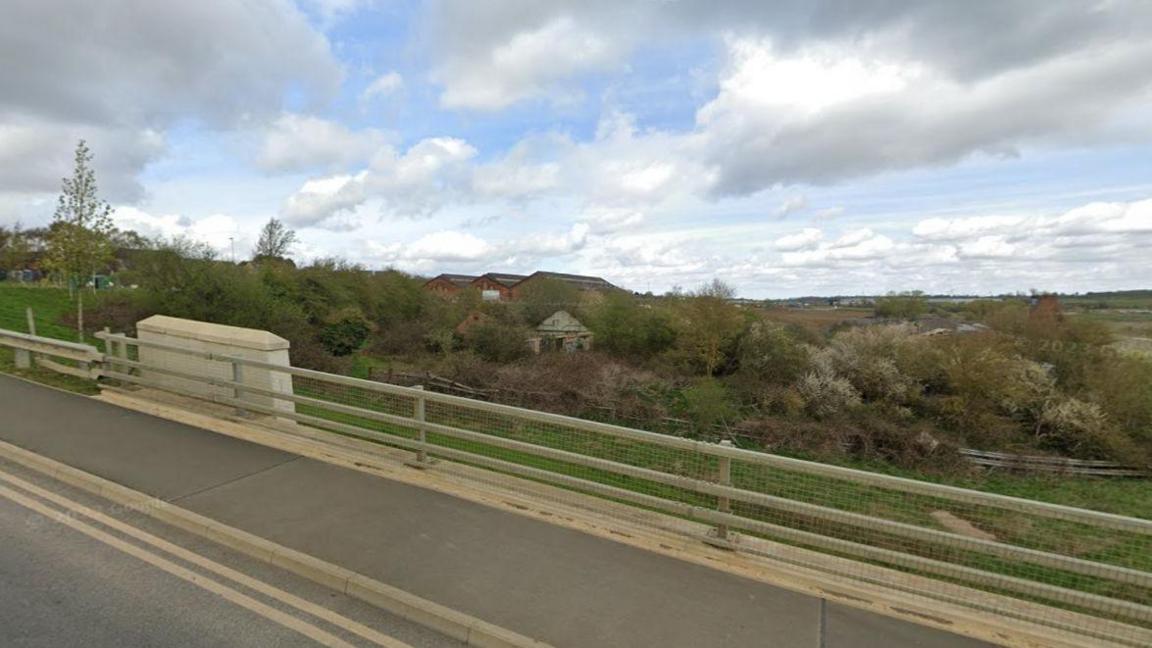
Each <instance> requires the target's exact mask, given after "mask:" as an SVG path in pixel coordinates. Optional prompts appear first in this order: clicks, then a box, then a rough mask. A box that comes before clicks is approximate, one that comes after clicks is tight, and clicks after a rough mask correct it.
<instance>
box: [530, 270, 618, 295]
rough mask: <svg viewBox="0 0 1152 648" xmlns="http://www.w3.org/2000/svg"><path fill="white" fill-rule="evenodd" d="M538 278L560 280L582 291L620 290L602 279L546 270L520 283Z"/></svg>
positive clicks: (533, 274) (531, 275)
mask: <svg viewBox="0 0 1152 648" xmlns="http://www.w3.org/2000/svg"><path fill="white" fill-rule="evenodd" d="M536 277H547V278H549V279H559V280H560V281H564V282H567V283H569V284H572V285H573V286H576V287H577V288H579V289H580V290H619V288H617V287H616V286H614V285H612V284H610V283H608V282H607V281H605V280H604V279H601V278H600V277H591V276H588V275H574V274H565V273H563V272H547V271H544V270H539V271H537V272H533V273H532V274H530V275H528V276H527V277H525V278H524V279H522V280H521V281H520V283H526V282H527V281H529V280H531V279H534V278H536Z"/></svg>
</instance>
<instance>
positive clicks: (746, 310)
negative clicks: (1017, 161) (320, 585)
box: [0, 228, 1152, 480]
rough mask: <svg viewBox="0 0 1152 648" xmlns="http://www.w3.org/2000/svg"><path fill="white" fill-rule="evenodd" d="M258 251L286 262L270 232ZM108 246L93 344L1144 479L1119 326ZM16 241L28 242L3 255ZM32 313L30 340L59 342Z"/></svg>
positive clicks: (816, 443)
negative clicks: (1061, 458) (1068, 465)
mask: <svg viewBox="0 0 1152 648" xmlns="http://www.w3.org/2000/svg"><path fill="white" fill-rule="evenodd" d="M266 234H269V237H268V238H269V239H270V242H271V243H276V241H279V244H284V245H289V246H290V245H291V238H290V237H289V236H288V235H289V234H290V232H289V231H286V230H283V228H277V229H276V231H275V232H266ZM114 238H115V240H117V241H119V242H120V252H119V253H118V255H117V258H118V260H117V262H116V264H115V265H114V266H110V267H109V268H108V270H109V271H111V270H115V271H116V279H117V283H118V284H119V285H134V286H137V287H136V288H135V289H116V290H109V291H101V292H100V294H99V299H98V303H97V304H96V306H95V308H94V311H93V312H91V313H90V317H89V318H88V320H87V321H86V322H85V327H86V328H87V329H88V330H90V331H91V330H95V329H99V328H102V327H104V326H109V327H111V328H113V329H115V330H120V331H128V332H132V327H133V325H134V324H135V322H137V321H139V320H140V319H143V318H144V317H147V316H149V315H152V314H157V313H162V314H166V315H172V316H177V317H187V318H192V319H199V320H205V321H213V322H219V323H223V324H231V325H236V326H246V327H253V328H261V329H266V330H270V331H272V332H274V333H277V334H279V335H281V336H283V337H285V338H287V339H289V340H290V341H291V343H292V348H293V361H294V363H296V364H298V365H300V366H305V367H311V368H317V369H322V370H326V371H334V372H341V373H355V374H357V375H361V376H369V375H374V376H377V377H379V376H381V375H383V374H385V373H394V374H395V376H402V375H403V374H405V373H407V374H413V375H417V378H416V379H414V380H413V382H415V381H416V380H418V375H427V374H428V373H431V374H434V375H438V376H442V377H444V378H446V379H449V380H452V381H456V382H458V383H461V384H463V385H467V386H469V387H471V388H473V389H474V390H476V392H475V393H476V394H478V395H482V397H486V398H491V399H494V400H500V401H503V402H509V403H513V404H517V405H523V406H527V407H534V408H539V409H546V410H551V411H557V412H561V413H566V414H572V415H577V416H583V417H589V418H598V419H603V420H610V421H614V422H618V423H623V424H628V425H633V426H636V427H642V428H647V429H651V430H655V431H661V432H668V433H673V434H682V435H694V436H697V437H701V438H708V439H718V438H723V437H727V438H732V439H735V440H736V441H737V442H738V443H740V444H741V445H744V446H745V447H756V448H763V449H769V450H772V451H775V452H781V453H787V454H793V455H798V456H805V457H810V458H816V459H821V460H825V461H835V462H841V463H853V462H877V465H883V466H891V467H895V468H899V469H901V470H914V471H927V473H926V474H940V475H952V477H950V479H965V480H966V479H971V478H973V477H972V475H973V474H975V473H974V472H973V469H972V468H971V467H970V466H968V465H967V464H964V463H963V462H960V461H958V459H957V457H956V453H955V452H954V451H953V450H954V449H955V448H956V447H961V446H966V447H977V448H980V449H985V450H1003V451H1017V452H1026V453H1051V454H1059V455H1065V456H1072V457H1080V458H1093V459H1109V460H1113V461H1118V462H1121V463H1125V464H1130V465H1137V466H1147V465H1149V463H1152V362H1150V361H1149V360H1148V359H1147V358H1144V357H1141V356H1139V355H1136V354H1129V353H1125V352H1123V351H1122V350H1120V349H1117V348H1116V347H1115V346H1114V342H1115V334H1116V332H1117V329H1116V328H1115V327H1114V326H1113V325H1112V323H1110V322H1109V321H1107V319H1106V317H1101V316H1099V315H1096V314H1101V315H1102V314H1105V313H1108V312H1109V311H1100V310H1092V311H1090V312H1091V313H1093V314H1092V315H1083V314H1080V313H1065V312H1063V311H1062V310H1061V309H1060V308H1059V307H1058V302H1055V303H1056V304H1057V306H1056V307H1051V306H1045V307H1037V305H1034V304H1030V303H1029V299H1028V298H1023V297H1022V298H1016V299H1000V300H983V301H975V302H971V303H968V304H966V305H950V306H948V307H947V309H948V312H943V313H942V312H936V313H935V316H936V319H935V320H934V323H933V324H932V325H931V327H932V328H935V327H936V326H937V322H938V321H939V319H940V316H946V317H948V318H951V319H953V320H960V321H964V322H968V323H982V324H983V325H984V328H977V329H969V330H968V331H967V332H952V333H948V334H941V335H926V334H925V333H926V332H927V330H928V329H929V328H930V327H928V326H920V325H919V317H920V316H922V315H924V314H925V313H926V311H928V310H930V308H929V306H928V305H927V303H926V302H925V299H924V298H923V296H921V295H917V294H906V295H891V296H889V297H885V298H881V299H880V300H879V302H878V303H877V308H876V311H877V313H876V314H877V315H883V316H884V317H883V318H875V319H869V318H867V317H866V316H867V315H869V313H868V312H862V311H851V310H845V311H831V310H819V311H816V310H814V311H811V312H805V311H803V310H799V311H789V310H781V309H776V310H764V309H761V308H753V307H747V306H742V305H737V304H736V303H734V301H733V300H731V299H730V297H731V296H732V293H731V289H730V288H729V287H728V286H726V285H724V284H723V283H720V282H711V283H709V284H707V285H705V286H702V287H700V288H698V289H696V290H693V291H689V292H676V293H674V294H669V295H665V296H662V297H652V296H646V297H641V296H636V295H631V294H628V293H625V292H613V293H607V294H601V293H587V292H580V291H578V290H575V289H574V288H572V287H571V286H570V285H568V284H564V283H562V282H548V281H541V282H539V283H538V284H537V286H536V287H534V289H533V290H532V291H528V292H527V293H525V294H524V295H522V299H520V300H518V301H515V302H511V303H492V302H485V301H483V300H482V299H481V296H480V295H479V294H478V293H475V292H472V291H464V292H462V293H460V294H459V295H458V296H457V297H456V298H455V299H453V300H445V299H443V298H441V297H439V296H436V295H433V294H431V293H429V292H427V291H425V290H423V289H422V286H421V283H422V281H421V280H420V279H418V278H416V277H412V276H410V275H407V274H404V273H402V272H398V271H394V270H386V271H380V272H370V271H367V270H365V269H363V268H360V267H357V266H355V265H351V264H347V263H344V262H342V261H339V260H321V261H317V262H314V263H311V264H309V265H305V266H300V267H297V266H296V264H294V263H293V262H291V261H289V260H287V259H284V258H281V257H280V256H278V255H277V254H261V255H260V256H259V257H258V258H257V259H255V260H253V261H248V262H241V263H232V262H226V261H222V260H220V259H218V258H216V257H215V255H214V254H213V253H212V252H211V251H210V250H209V249H208V248H206V247H205V246H202V245H197V244H193V243H190V242H188V241H182V240H171V241H161V242H157V241H146V240H144V239H142V238H140V237H136V236H133V235H132V234H131V233H115V234H114ZM15 239H26V243H27V241H32V244H31V246H29V245H27V244H25V245H24V247H21V246H20V244H17V245H16V247H15V248H13V249H15V252H12V249H8V248H11V247H12V242H13V240H15ZM271 239H276V241H272V240H271ZM6 241H7V243H6V244H5V245H6V246H7V247H6V248H5V249H8V252H7V253H16V254H18V253H22V250H24V249H25V248H27V247H33V248H35V247H36V245H37V243H36V239H34V238H31V237H28V236H26V235H25V233H18V234H17V235H16V236H15V237H13V235H12V232H11V231H10V230H9V231H8V232H7V238H6ZM285 241H287V243H285ZM279 244H278V245H279ZM284 245H279V248H280V250H279V251H281V252H283V251H284V250H285V249H287V248H285V247H284ZM271 247H276V246H271ZM271 247H269V249H270V250H271ZM3 251H4V250H0V252H3ZM272 251H273V252H276V251H277V250H272ZM12 290H24V291H25V293H26V294H27V295H32V294H40V293H39V291H35V290H30V289H23V288H17V287H13V288H12ZM43 294H47V293H43ZM57 294H63V295H65V296H66V294H67V293H66V291H63V292H58V293H57ZM4 301H5V304H4V305H5V306H6V307H7V306H8V302H9V300H8V299H7V298H5V300H4ZM19 301H26V300H24V299H22V298H21V299H20V300H19ZM17 303H19V302H17ZM1046 303H1048V304H1051V303H1053V302H1046ZM9 310H11V311H13V312H8V311H9ZM37 310H38V312H39V311H40V310H44V311H45V312H44V313H43V314H42V315H41V317H40V318H39V319H40V321H41V326H42V327H49V328H43V329H42V332H46V331H49V330H51V327H59V329H58V331H57V333H58V336H59V337H66V336H67V334H68V329H69V327H75V326H76V321H75V317H74V316H70V315H68V314H67V313H66V312H63V311H60V310H59V309H57V311H58V312H56V314H55V315H49V312H51V310H50V309H41V308H37ZM63 310H64V311H66V310H67V309H63ZM557 310H567V311H569V312H570V313H572V314H573V315H574V316H575V317H576V318H578V319H579V320H580V321H581V322H583V323H584V324H585V325H586V326H588V327H589V328H590V329H592V331H593V332H594V334H595V343H594V348H595V349H596V350H595V351H593V352H589V353H577V354H563V353H560V354H557V353H551V354H544V355H541V356H533V355H531V354H530V353H529V352H528V347H527V345H526V343H525V339H526V338H527V337H528V336H529V335H530V334H531V331H532V329H533V328H534V327H535V326H536V325H537V324H539V322H540V321H541V320H542V319H544V318H545V317H547V316H548V315H550V314H551V313H553V312H555V311H557ZM931 310H935V311H940V310H941V308H940V307H936V306H933V307H931ZM22 313H23V305H22V304H21V305H19V308H17V309H0V317H6V318H7V319H6V320H0V326H4V327H6V328H16V329H17V330H22V329H23V323H22V318H23V314H22ZM901 321H903V323H899V322H901ZM893 322H897V323H893ZM49 334H50V335H51V334H53V333H49ZM73 339H74V337H73ZM398 379H399V378H398Z"/></svg>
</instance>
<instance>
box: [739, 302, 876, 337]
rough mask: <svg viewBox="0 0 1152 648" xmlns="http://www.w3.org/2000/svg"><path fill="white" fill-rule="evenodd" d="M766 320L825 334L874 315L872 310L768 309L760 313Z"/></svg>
mask: <svg viewBox="0 0 1152 648" xmlns="http://www.w3.org/2000/svg"><path fill="white" fill-rule="evenodd" d="M759 312H760V314H761V315H763V317H764V319H767V320H771V321H773V322H780V323H781V324H799V325H800V326H804V327H807V328H809V329H812V330H813V331H816V332H817V333H823V332H825V331H827V330H828V329H829V328H831V327H833V326H835V325H837V324H839V323H840V322H843V321H844V320H849V319H855V318H857V317H869V316H871V315H872V309H870V308H768V309H764V310H761V311H759Z"/></svg>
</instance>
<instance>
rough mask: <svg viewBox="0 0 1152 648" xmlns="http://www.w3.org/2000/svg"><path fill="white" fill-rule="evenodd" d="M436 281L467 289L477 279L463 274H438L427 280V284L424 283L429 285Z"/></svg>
mask: <svg viewBox="0 0 1152 648" xmlns="http://www.w3.org/2000/svg"><path fill="white" fill-rule="evenodd" d="M437 279H443V280H444V281H448V282H451V283H452V284H455V285H456V286H459V287H460V288H467V287H468V285H469V284H471V283H472V282H473V281H475V280H476V279H477V277H475V276H473V275H463V274H439V275H436V276H435V277H432V278H431V279H429V280H428V281H427V282H425V284H430V283H432V282H433V281H436V280H437Z"/></svg>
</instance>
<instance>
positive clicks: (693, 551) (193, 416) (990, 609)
mask: <svg viewBox="0 0 1152 648" xmlns="http://www.w3.org/2000/svg"><path fill="white" fill-rule="evenodd" d="M99 398H100V400H104V401H105V402H109V403H112V404H115V405H118V406H121V407H126V408H129V409H134V410H137V411H140V412H145V413H148V414H151V415H154V416H159V417H161V418H166V419H169V420H174V421H178V422H181V423H184V424H186V425H192V426H195V427H200V428H203V429H207V430H211V431H214V432H217V433H221V434H225V435H228V436H233V437H236V438H240V439H244V440H247V441H251V442H254V443H259V444H262V445H267V446H269V447H274V448H278V449H281V450H285V451H288V452H293V453H296V454H301V455H303V456H307V457H311V458H313V459H318V460H321V461H326V462H329V463H332V464H335V465H338V466H343V467H345V468H350V469H353V470H357V471H361V472H365V473H368V474H371V475H375V476H377V477H381V478H384V479H392V480H397V481H401V482H404V483H408V484H412V485H416V486H421V487H424V488H430V489H433V490H437V491H439V492H443V493H446V494H449V495H453V496H456V497H461V498H463V499H466V500H469V501H473V502H476V503H478V504H483V505H486V506H492V507H495V508H499V509H501V510H506V511H508V512H512V513H515V514H519V515H524V516H527V517H532V518H535V519H539V520H541V521H544V522H548V523H551V524H558V525H560V526H565V527H568V528H572V529H576V530H580V531H582V532H585V533H589V534H591V535H595V536H597V537H600V538H604V539H607V540H611V541H613V542H619V543H623V544H628V545H631V546H635V547H638V548H641V549H645V550H648V551H652V552H654V553H659V554H663V555H667V556H670V557H675V558H678V559H681V560H685V561H688V562H693V563H696V564H702V565H706V566H709V567H712V568H715V569H719V570H722V571H727V572H729V573H732V574H735V575H739V576H743V577H745V578H752V579H754V580H759V581H762V582H766V583H770V584H773V585H776V586H779V587H783V588H785V589H790V590H793V591H797V592H801V593H806V594H809V595H812V596H816V597H818V598H823V597H827V598H829V599H830V600H835V601H836V602H838V603H841V604H844V605H847V606H849V607H855V608H860V609H865V610H869V611H872V612H876V613H878V614H882V615H884V616H889V617H894V618H899V619H903V620H905V621H910V622H913V623H917V624H919V625H926V626H931V627H937V628H940V629H942V630H947V631H950V632H955V633H958V634H961V635H967V636H970V637H974V638H978V639H983V640H985V641H990V642H993V643H997V644H1002V645H1006V646H1021V647H1024V646H1027V647H1034V646H1080V645H1084V643H1083V640H1084V639H1086V637H1081V638H1080V639H1079V640H1078V639H1077V638H1074V637H1077V635H1072V634H1065V632H1064V631H1061V630H1059V629H1056V628H1053V627H1050V626H1047V625H1037V624H1034V623H1031V622H1029V621H1024V620H1022V619H1021V618H1020V617H1018V616H1017V617H1016V618H1011V617H1013V616H1014V615H1012V614H1008V612H1009V611H1011V610H1014V609H1016V608H1020V609H1021V610H1024V609H1025V608H1029V609H1030V608H1032V607H1033V604H1030V603H1027V602H1025V601H1021V600H1019V599H1011V598H1006V597H1002V596H999V595H995V594H989V593H985V592H979V591H975V590H971V589H969V588H963V587H961V586H956V587H955V589H956V592H955V594H956V595H957V596H959V597H960V599H958V600H961V599H962V600H965V601H968V599H969V597H973V596H975V597H978V598H979V599H981V600H982V601H983V605H981V606H980V607H977V608H973V607H971V602H969V603H968V604H965V605H962V606H959V605H956V604H954V603H949V602H947V601H944V600H938V599H925V598H923V597H922V596H919V595H916V594H909V593H907V592H914V591H916V587H915V584H916V582H917V581H919V580H920V579H921V578H922V577H918V576H914V575H911V574H906V573H903V572H899V571H893V570H888V569H884V568H880V567H876V568H874V570H875V571H876V574H875V575H874V576H876V577H877V578H878V579H879V580H872V582H873V583H887V584H888V586H887V587H877V586H874V585H870V584H869V583H866V582H861V581H859V580H857V579H850V578H847V577H840V576H837V574H838V573H840V571H841V568H843V569H844V570H847V569H849V568H859V567H860V565H859V564H856V563H854V562H851V561H847V560H845V559H839V558H836V557H833V556H827V555H819V556H818V557H819V558H820V560H821V561H822V562H824V563H826V564H825V566H824V567H822V568H820V569H819V570H818V571H816V570H813V569H812V568H810V567H808V566H806V561H805V560H803V559H805V558H811V557H812V555H810V552H808V551H807V550H804V549H800V548H796V547H790V546H787V545H780V544H777V543H773V542H770V541H767V540H762V539H759V538H753V537H746V536H740V539H741V542H740V546H741V550H740V551H736V552H733V551H729V550H722V549H713V548H711V547H708V546H706V545H705V543H703V542H700V540H701V538H702V537H703V536H704V534H705V532H706V531H707V529H708V525H705V524H701V523H696V522H691V521H687V520H681V519H678V518H672V517H670V516H667V515H661V514H658V513H654V512H647V511H643V510H641V509H637V508H635V507H629V506H626V505H623V504H620V505H616V504H615V503H612V502H607V501H605V500H602V499H598V498H588V501H587V502H585V503H583V504H575V503H573V502H572V501H570V500H572V499H573V497H572V493H570V492H568V491H564V492H563V495H564V499H563V500H561V499H556V498H552V497H548V496H546V495H545V493H548V492H551V491H553V490H554V489H552V488H551V487H548V486H546V485H541V484H537V483H535V482H531V486H532V488H533V492H532V493H531V494H529V493H527V492H525V491H524V490H522V489H517V488H515V484H516V483H519V482H521V481H522V480H516V479H515V478H511V477H509V478H507V479H501V478H500V477H499V476H495V475H493V474H492V473H490V472H488V471H483V470H482V469H473V468H471V467H469V466H463V465H459V464H454V463H453V462H441V463H440V464H439V466H438V467H437V469H436V470H412V469H411V468H408V467H407V466H405V465H404V464H405V462H406V461H407V460H409V459H410V458H411V457H412V453H411V452H409V451H405V450H400V449H395V448H388V447H386V446H381V445H379V444H374V443H370V442H368V441H363V440H359V439H352V438H346V437H342V436H340V435H333V434H330V433H325V432H323V431H320V430H316V431H314V432H313V431H311V429H310V428H307V427H306V426H292V427H291V429H289V428H284V429H281V428H280V427H279V426H278V425H277V422H276V421H275V420H274V419H271V418H269V417H264V418H258V419H236V418H234V417H232V416H230V415H229V414H228V413H227V412H228V411H229V410H228V408H227V407H225V406H217V405H214V404H211V403H205V402H203V401H195V411H192V410H191V409H188V408H187V403H186V402H185V401H187V400H188V399H184V398H182V397H178V396H175V395H172V394H168V393H166V392H158V391H155V390H142V391H141V392H131V393H127V392H121V391H119V390H116V391H113V392H107V391H106V392H105V394H104V395H102V396H101V397H99ZM216 410H219V411H216ZM474 473H475V474H474ZM495 482H499V483H495ZM505 482H507V483H505ZM545 511H547V512H545ZM845 573H847V572H845ZM905 581H907V583H905ZM933 583H934V584H935V585H936V586H938V587H940V586H942V585H941V584H940V583H939V582H937V581H933ZM901 584H904V585H906V586H907V587H908V588H910V589H905V588H903V587H901V586H900V585H901ZM893 588H895V589H893ZM981 610H983V611H981ZM1044 613H1045V614H1047V615H1052V616H1054V617H1061V618H1065V619H1066V621H1067V622H1068V623H1067V624H1066V625H1065V627H1081V625H1082V624H1083V623H1086V622H1088V621H1098V620H1095V619H1089V618H1087V617H1083V616H1082V615H1080V614H1078V613H1075V612H1068V611H1063V610H1055V609H1052V608H1044ZM1005 614H1006V615H1007V616H1004V615H1005ZM1148 636H1149V644H1150V645H1152V633H1149V635H1148ZM1093 641H1094V643H1093V645H1101V646H1103V645H1119V644H1112V643H1109V642H1104V641H1101V640H1099V639H1094V640H1093Z"/></svg>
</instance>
